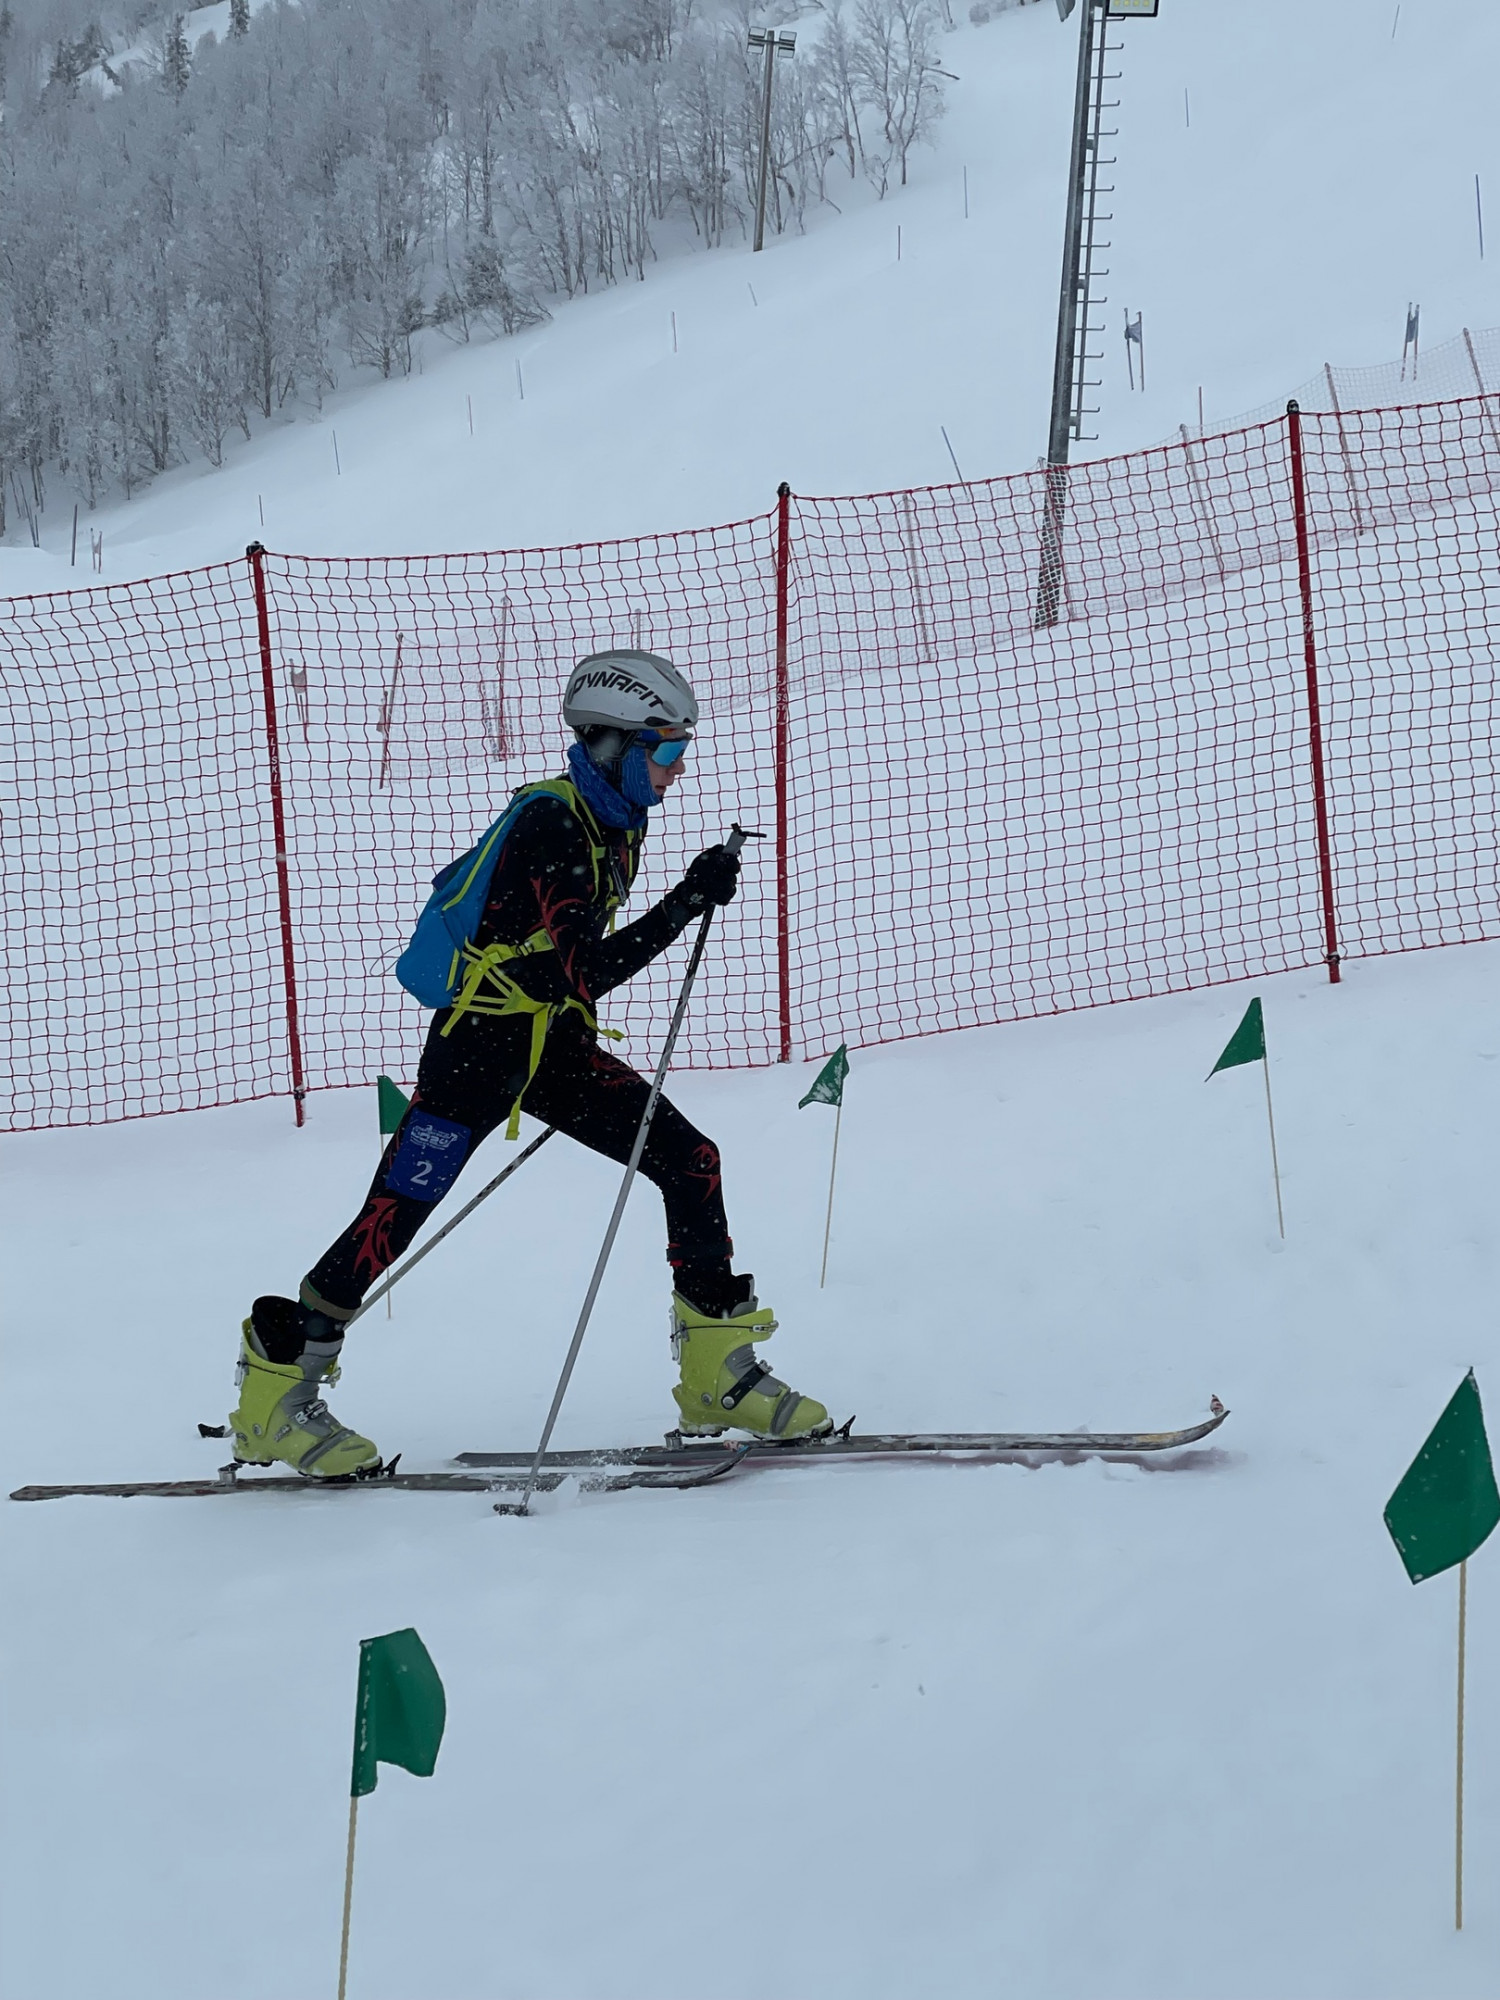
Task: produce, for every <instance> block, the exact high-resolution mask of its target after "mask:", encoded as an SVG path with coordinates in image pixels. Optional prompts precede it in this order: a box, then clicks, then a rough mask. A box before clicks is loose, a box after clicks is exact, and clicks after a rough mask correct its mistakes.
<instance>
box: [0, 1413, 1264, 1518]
mask: <svg viewBox="0 0 1500 2000" xmlns="http://www.w3.org/2000/svg"><path fill="white" fill-rule="evenodd" d="M1209 1411H1210V1414H1209V1415H1208V1416H1207V1417H1205V1418H1204V1420H1203V1422H1202V1423H1198V1424H1189V1425H1188V1426H1186V1427H1185V1428H1184V1429H1182V1430H1176V1431H877V1432H872V1433H870V1434H868V1435H862V1434H861V1433H859V1432H857V1431H855V1430H854V1428H853V1422H854V1420H853V1418H852V1417H851V1418H850V1420H849V1422H848V1423H847V1424H845V1425H844V1426H843V1427H842V1428H841V1429H840V1430H837V1431H834V1432H832V1433H831V1434H830V1435H829V1436H827V1437H822V1438H806V1439H803V1440H801V1441H799V1442H797V1443H793V1444H760V1443H756V1442H755V1441H754V1440H748V1439H745V1438H724V1439H720V1438H707V1439H704V1440H702V1441H701V1442H698V1441H693V1440H689V1439H685V1438H683V1437H682V1436H681V1435H680V1433H678V1432H676V1431H669V1432H668V1433H667V1441H666V1443H664V1444H656V1445H651V1444H644V1445H623V1446H618V1447H615V1448H609V1447H606V1448H604V1449H602V1450H596V1451H549V1452H547V1453H546V1455H545V1456H544V1458H543V1460H542V1468H543V1469H542V1471H541V1473H540V1474H539V1476H538V1478H537V1485H536V1490H537V1491H538V1492H540V1493H547V1492H551V1491H553V1490H554V1489H555V1488H557V1487H559V1486H561V1485H562V1483H563V1482H564V1480H566V1479H569V1478H574V1477H578V1478H579V1484H580V1485H581V1486H582V1487H583V1489H584V1490H585V1491H586V1492H591V1493H625V1492H633V1491H634V1492H639V1491H647V1492H649V1491H652V1490H657V1491H666V1492H675V1491H685V1490H687V1489H690V1488H692V1487H695V1486H708V1485H711V1484H712V1483H713V1482H714V1481H715V1480H716V1479H723V1478H724V1477H725V1475H726V1474H728V1473H731V1472H734V1471H736V1470H738V1469H739V1468H741V1467H745V1466H752V1467H753V1466H761V1467H764V1466H768V1465H783V1466H785V1465H817V1464H823V1463H825V1462H826V1461H827V1460H828V1459H831V1458H837V1459H853V1460H859V1459H875V1458H929V1459H932V1458H968V1459H1003V1458H1028V1457H1035V1456H1045V1457H1053V1458H1111V1457H1127V1458H1128V1457H1133V1456H1135V1455H1137V1454H1139V1453H1145V1452H1163V1451H1177V1450H1180V1449H1181V1448H1182V1447H1183V1446H1184V1445H1190V1444H1196V1443H1197V1442H1198V1441H1199V1439H1200V1438H1206V1437H1208V1436H1209V1435H1210V1434H1211V1433H1212V1432H1214V1431H1216V1430H1217V1429H1218V1428H1219V1426H1220V1424H1222V1423H1223V1421H1224V1419H1225V1418H1226V1417H1227V1416H1228V1415H1229V1412H1228V1410H1227V1409H1226V1408H1225V1407H1224V1405H1223V1404H1222V1403H1221V1402H1220V1401H1219V1399H1218V1397H1217V1396H1214V1397H1212V1398H1211V1399H1210V1403H1209ZM534 1457H535V1453H533V1452H529V1451H461V1452H460V1453H459V1454H458V1456H457V1458H456V1459H455V1460H454V1463H455V1464H456V1465H460V1466H463V1467H464V1468H465V1469H464V1470H463V1471H462V1472H400V1471H397V1470H395V1469H392V1470H391V1471H389V1472H382V1473H377V1474H375V1475H374V1476H373V1477H371V1478H368V1479H328V1480H318V1479H302V1478H299V1477H298V1476H297V1475H296V1474H291V1475H287V1474H284V1473H272V1474H269V1475H264V1474H261V1473H259V1472H257V1471H254V1470H249V1469H243V1470H242V1469H241V1468H240V1467H238V1466H236V1465H233V1464H230V1465H226V1466H222V1467H221V1468H220V1469H219V1472H218V1474H217V1475H216V1476H215V1477H214V1478H212V1479H156V1480H122V1481H118V1482H110V1483H108V1484H99V1485H76V1486H18V1487H17V1488H16V1490H15V1492H14V1493H12V1494H11V1496H10V1497H11V1499H12V1500H66V1499H69V1498H73V1497H75V1496H80V1495H85V1496H92V1497H96V1498H100V1499H117V1500H132V1499H164V1500H165V1499H207V1498H209V1497H211V1496H213V1495H216V1494H225V1493H351V1492H352V1493H359V1492H370V1493H391V1492H400V1493H498V1492H504V1491H505V1490H506V1489H508V1488H510V1487H515V1486H523V1485H524V1484H525V1483H526V1478H527V1475H528V1473H529V1471H530V1469H531V1463H532V1460H533V1458H534ZM580 1475H581V1477H580Z"/></svg>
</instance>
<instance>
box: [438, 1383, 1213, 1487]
mask: <svg viewBox="0 0 1500 2000" xmlns="http://www.w3.org/2000/svg"><path fill="white" fill-rule="evenodd" d="M1209 1412H1210V1414H1209V1415H1208V1416H1207V1417H1205V1418H1204V1420H1203V1422H1202V1423H1198V1424H1189V1425H1188V1426H1187V1427H1186V1428H1185V1429H1183V1430H1176V1431H876V1432H871V1433H869V1434H868V1435H861V1434H860V1433H859V1432H857V1431H855V1430H854V1429H853V1422H854V1420H853V1418H852V1417H851V1418H850V1420H849V1422H848V1423H847V1424H845V1425H844V1426H843V1427H842V1428H841V1429H839V1430H837V1431H833V1432H831V1433H830V1434H829V1435H828V1436H827V1437H821V1438H804V1439H800V1440H798V1441H796V1442H795V1443H792V1444H770V1443H757V1442H754V1441H752V1442H750V1443H748V1444H747V1443H746V1442H745V1441H744V1439H742V1438H733V1439H730V1438H723V1439H721V1438H706V1439H703V1440H701V1441H697V1440H693V1439H687V1438H684V1437H682V1435H681V1433H680V1432H677V1431H669V1432H668V1433H667V1441H666V1443H665V1444H655V1445H653V1444H644V1445H625V1446H622V1447H619V1448H617V1449H613V1450H611V1449H609V1448H608V1447H606V1448H604V1449H602V1450H596V1451H549V1452H548V1453H546V1455H545V1456H544V1458H543V1460H542V1463H543V1465H544V1466H546V1467H547V1468H548V1469H549V1470H566V1469H570V1468H571V1469H573V1470H584V1469H588V1468H593V1469H606V1468H608V1467H610V1466H622V1467H642V1468H644V1467H653V1468H655V1467H662V1468H670V1467H672V1466H679V1465H682V1464H683V1462H684V1460H689V1459H694V1458H717V1457H719V1456H721V1455H722V1456H726V1457H727V1456H728V1455H729V1454H730V1453H731V1452H732V1453H734V1454H735V1463H736V1464H737V1465H747V1466H767V1465H811V1464H818V1463H821V1462H822V1461H824V1460H826V1459H830V1458H851V1459H859V1458H900V1457H906V1458H962V1457H970V1458H974V1457H977V1458H1007V1457H1017V1458H1024V1457H1028V1456H1032V1455H1042V1454H1045V1455H1048V1456H1052V1457H1059V1458H1105V1457H1112V1456H1120V1455H1123V1456H1132V1455H1134V1454H1136V1453H1139V1452H1159V1451H1176V1450H1179V1449H1180V1448H1181V1447H1182V1446H1184V1445H1189V1444H1196V1443H1197V1442H1198V1440H1199V1439H1200V1438H1206V1437H1208V1436H1209V1435H1210V1434H1211V1433H1212V1432H1213V1431H1216V1430H1217V1429H1218V1428H1219V1426H1220V1424H1222V1423H1223V1421H1224V1419H1225V1418H1226V1417H1227V1416H1228V1415H1229V1412H1228V1410H1227V1409H1226V1408H1225V1407H1224V1405H1223V1404H1222V1403H1221V1402H1220V1401H1219V1399H1218V1397H1217V1396H1214V1397H1211V1398H1210V1400H1209ZM532 1457H533V1454H532V1453H531V1452H529V1451H461V1452H459V1453H458V1454H457V1456H456V1458H455V1459H454V1464H455V1465H466V1466H473V1467H474V1468H476V1469H479V1468H481V1467H483V1468H486V1469H488V1470H490V1471H492V1472H495V1473H503V1472H505V1471H508V1470H520V1469H521V1468H524V1467H527V1466H529V1465H530V1464H531V1461H532Z"/></svg>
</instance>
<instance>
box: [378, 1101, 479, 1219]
mask: <svg viewBox="0 0 1500 2000" xmlns="http://www.w3.org/2000/svg"><path fill="white" fill-rule="evenodd" d="M471 1136H472V1135H471V1133H470V1131H469V1128H468V1126H467V1125H455V1124H454V1123H453V1121H452V1120H451V1119H450V1118H435V1117H433V1115H432V1114H431V1113H430V1112H426V1111H419V1112H417V1114H416V1115H415V1116H414V1117H413V1118H412V1119H411V1120H410V1121H409V1122H408V1124H407V1127H406V1130H405V1132H403V1133H402V1135H401V1144H400V1145H399V1146H398V1147H397V1148H396V1157H395V1159H394V1160H392V1161H391V1164H390V1168H389V1171H388V1172H387V1174H386V1177H385V1184H386V1186H387V1187H388V1188H389V1189H390V1190H391V1192H392V1193H393V1194H409V1195H411V1196H412V1197H413V1198H414V1199H415V1200H417V1201H441V1200H442V1198H443V1196H444V1195H445V1194H446V1193H447V1192H448V1190H449V1188H451V1187H452V1185H453V1183H454V1182H455V1181H456V1180H457V1179H458V1170H459V1168H460V1167H461V1166H462V1165H463V1163H464V1161H465V1159H466V1158H467V1157H468V1151H469V1140H470V1138H471Z"/></svg>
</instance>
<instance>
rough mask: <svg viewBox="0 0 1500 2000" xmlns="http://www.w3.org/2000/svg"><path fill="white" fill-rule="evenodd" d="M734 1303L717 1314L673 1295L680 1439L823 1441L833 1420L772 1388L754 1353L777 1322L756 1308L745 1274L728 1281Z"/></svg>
mask: <svg viewBox="0 0 1500 2000" xmlns="http://www.w3.org/2000/svg"><path fill="white" fill-rule="evenodd" d="M729 1283H730V1284H731V1285H732V1286H733V1287H734V1288H735V1291H736V1292H737V1293H738V1295H739V1296H738V1298H737V1299H736V1300H734V1301H733V1302H732V1303H731V1305H730V1306H729V1307H728V1308H727V1309H726V1310H725V1311H723V1312H721V1313H719V1314H717V1315H715V1314H710V1313H706V1312H700V1311H699V1310H698V1308H697V1306H695V1305H693V1304H691V1303H690V1302H689V1301H688V1300H687V1299H685V1298H684V1297H683V1296H682V1294H681V1292H674V1293H673V1294H672V1353H673V1355H674V1357H675V1359H676V1361H677V1363H678V1366H679V1369H680V1370H681V1378H680V1380H679V1381H678V1383H677V1386H676V1387H675V1388H674V1389H673V1391H672V1395H673V1397H674V1399H675V1400H676V1403H677V1408H678V1410H679V1412H680V1413H681V1415H680V1419H679V1423H678V1428H679V1429H680V1430H681V1432H682V1434H683V1436H684V1437H718V1436H719V1435H720V1433H721V1432H723V1431H726V1430H737V1431H749V1432H750V1433H751V1435H752V1436H754V1437H758V1438H765V1439H767V1440H769V1441H771V1442H773V1443H782V1444H790V1443H792V1442H793V1440H794V1439H797V1438H809V1437H822V1436H823V1435H824V1434H825V1432H828V1431H831V1430H832V1429H833V1419H832V1418H831V1417H830V1416H829V1414H828V1412H827V1410H826V1409H824V1407H823V1405H822V1404H821V1403H815V1402H814V1401H813V1399H812V1397H811V1396H803V1395H799V1394H798V1392H797V1391H796V1390H795V1389H789V1388H788V1387H787V1385H786V1384H785V1382H778V1381H777V1379H776V1377H775V1376H774V1375H773V1374H772V1373H771V1371H770V1369H769V1368H767V1367H766V1365H765V1363H764V1362H763V1361H761V1360H760V1359H759V1358H758V1357H757V1355H756V1352H755V1348H754V1346H753V1344H752V1343H753V1342H755V1341H757V1340H769V1339H770V1337H771V1335H772V1334H773V1333H774V1332H775V1331H776V1320H775V1317H774V1316H773V1314H772V1313H771V1310H770V1308H769V1307H768V1306H762V1305H760V1304H758V1303H757V1300H756V1297H755V1293H754V1291H753V1290H752V1286H753V1284H754V1280H753V1279H752V1278H750V1277H748V1276H745V1277H740V1278H731V1279H730V1280H729Z"/></svg>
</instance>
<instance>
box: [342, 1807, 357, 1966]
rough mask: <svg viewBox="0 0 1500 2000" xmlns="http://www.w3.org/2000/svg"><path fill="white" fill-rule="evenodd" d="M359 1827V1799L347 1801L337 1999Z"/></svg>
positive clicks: (346, 1957)
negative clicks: (346, 1838)
mask: <svg viewBox="0 0 1500 2000" xmlns="http://www.w3.org/2000/svg"><path fill="white" fill-rule="evenodd" d="M358 1829H359V1800H358V1798H351V1799H350V1801H349V1846H348V1851H347V1853H346V1854H345V1857H344V1930H343V1935H342V1937H341V1938H340V1939H339V2000H344V1994H345V1991H346V1990H347V1987H348V1981H349V1912H350V1910H351V1908H352V1907H353V1903H354V1836H355V1834H356V1832H357V1831H358Z"/></svg>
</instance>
